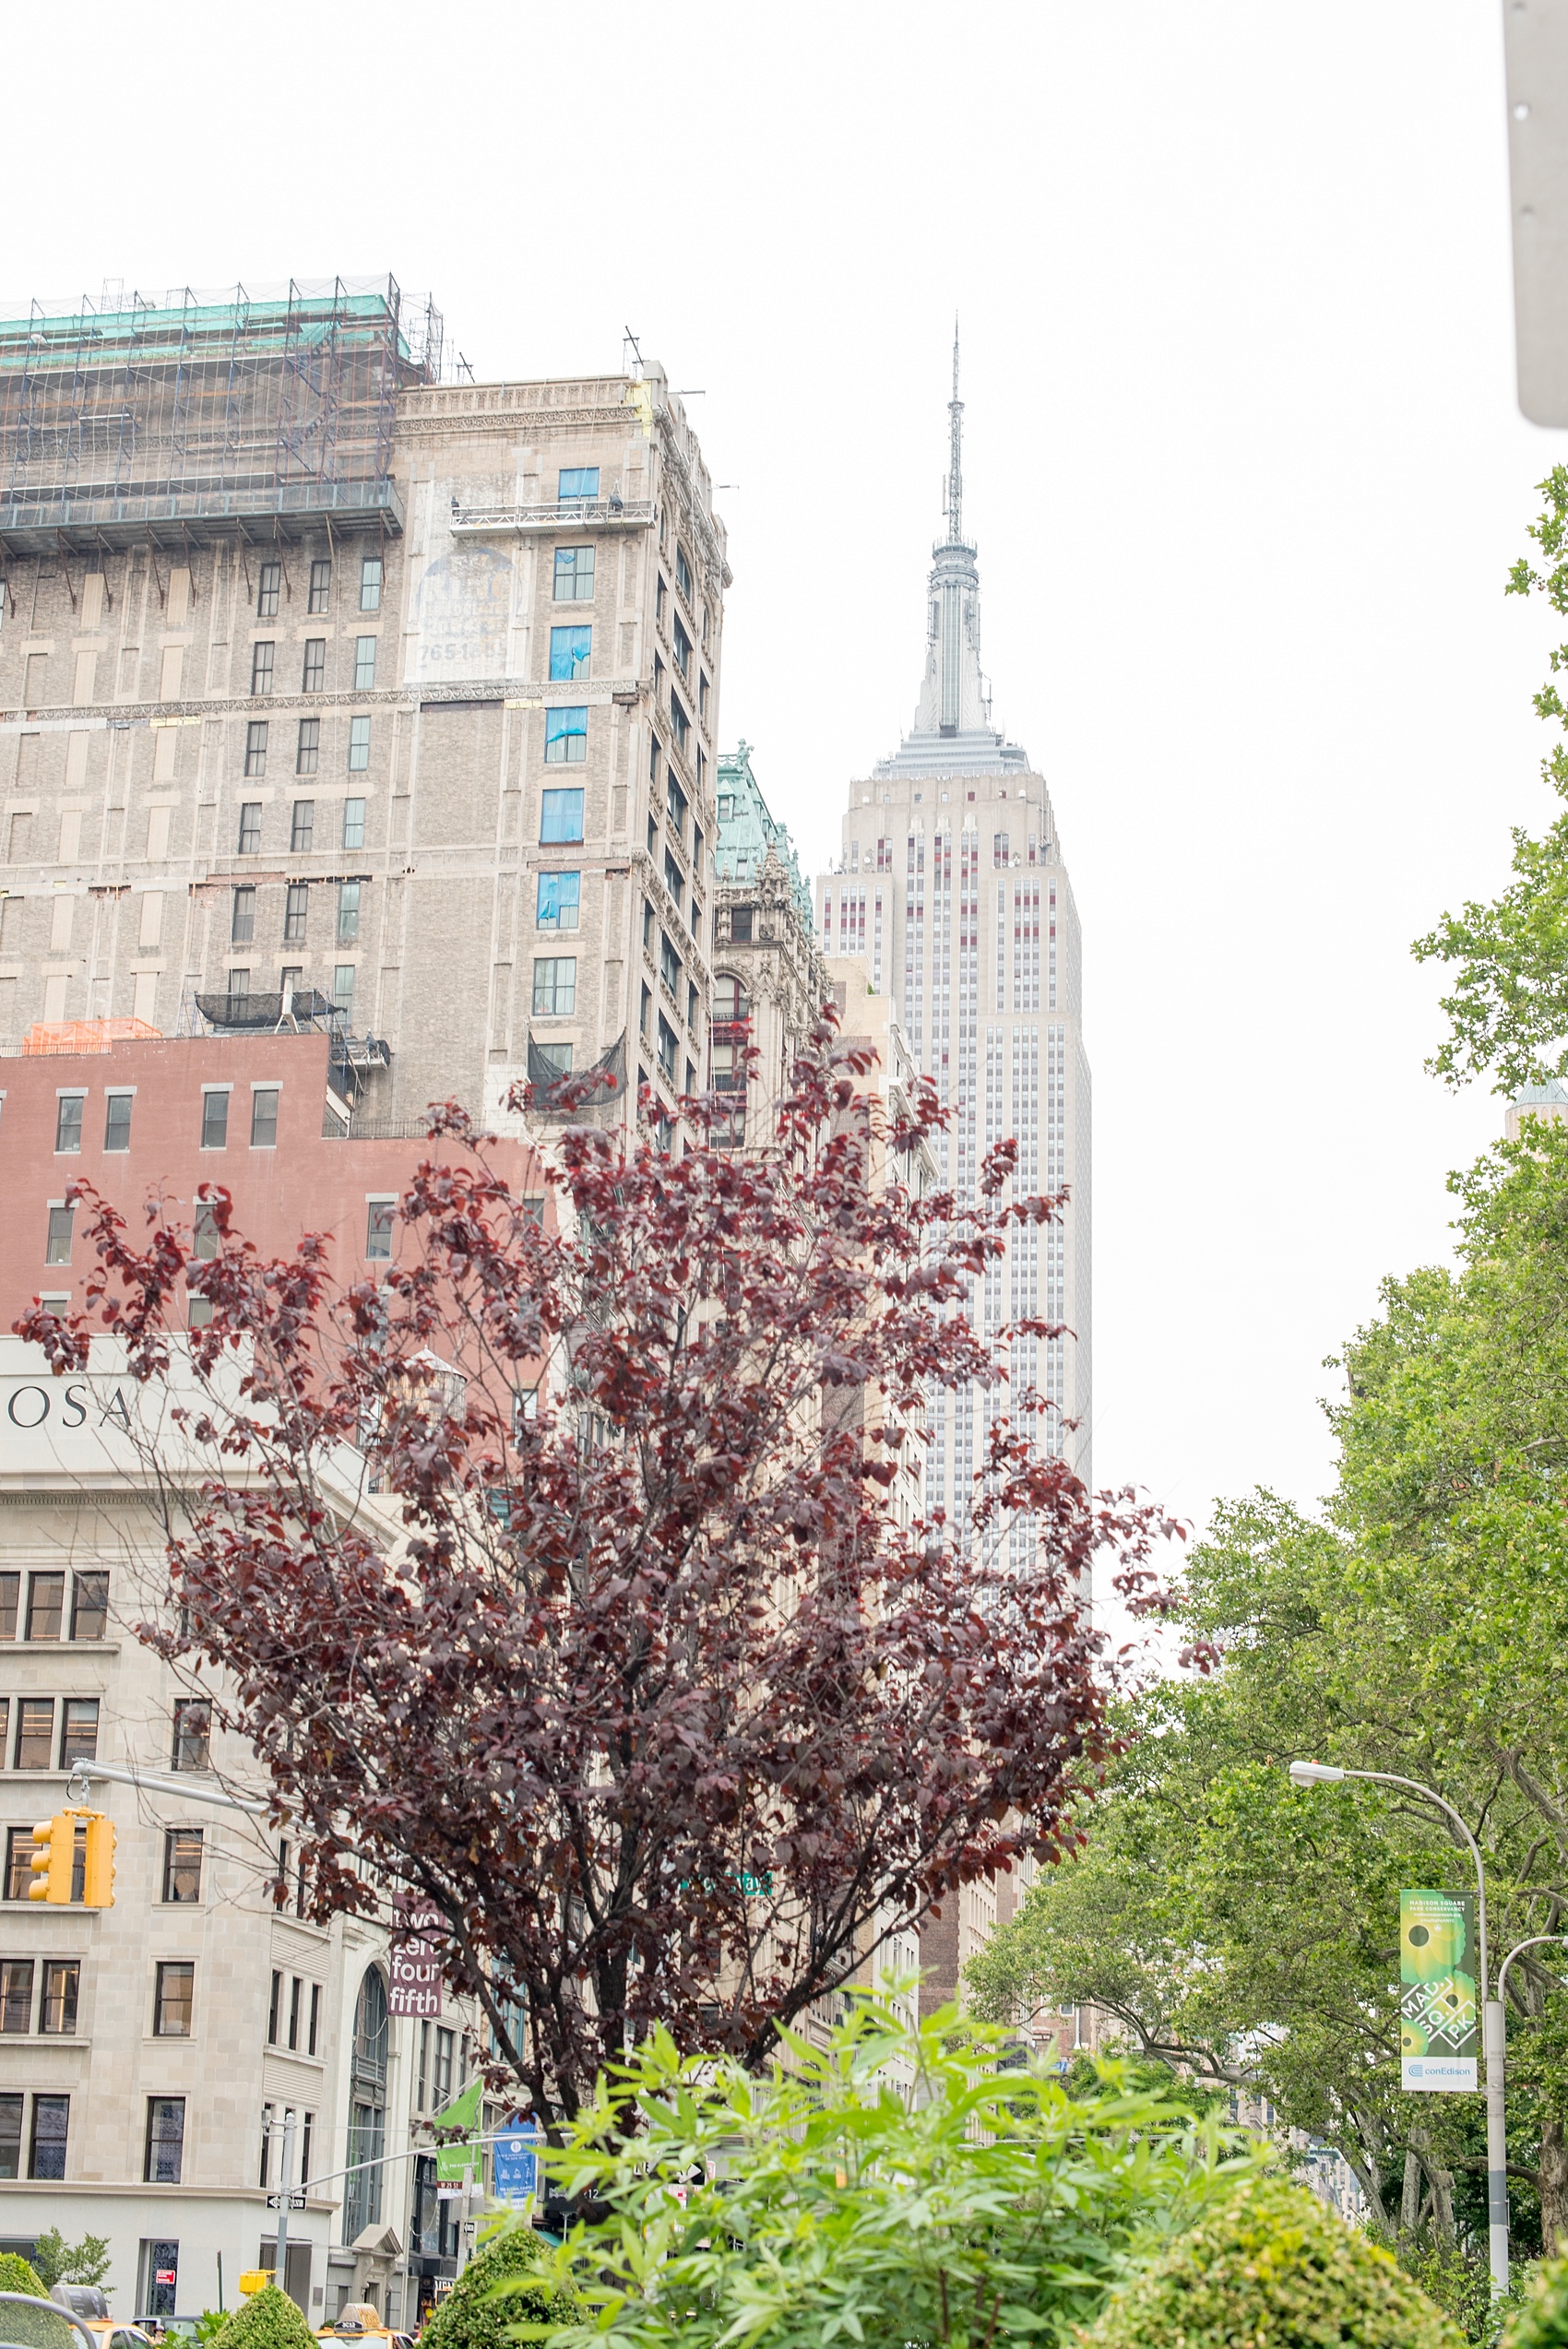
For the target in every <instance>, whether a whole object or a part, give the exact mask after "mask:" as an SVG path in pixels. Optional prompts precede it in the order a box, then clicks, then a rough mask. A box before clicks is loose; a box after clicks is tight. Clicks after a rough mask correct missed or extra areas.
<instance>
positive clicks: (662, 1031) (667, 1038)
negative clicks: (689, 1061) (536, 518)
mask: <svg viewBox="0 0 1568 2349" xmlns="http://www.w3.org/2000/svg"><path fill="white" fill-rule="evenodd" d="M676 1049H677V1048H676V1041H675V1031H674V1029H673V1028H672V1027H671V1025H670V1023H669V1021H668V1020H667V1019H666V1018H665V1016H664V1014H663V1013H662V1012H660V1013H659V1067H660V1068H661V1069H662V1070H663V1072H664V1074H665V1075H666V1076H667V1077H668V1078H669V1080H670V1083H671V1085H673V1084H674V1082H675V1054H676Z"/></svg>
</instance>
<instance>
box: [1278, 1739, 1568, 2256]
mask: <svg viewBox="0 0 1568 2349" xmlns="http://www.w3.org/2000/svg"><path fill="white" fill-rule="evenodd" d="M1346 1778H1371V1779H1375V1780H1376V1781H1377V1783H1378V1785H1384V1786H1406V1787H1408V1789H1409V1791H1410V1792H1411V1793H1412V1794H1417V1795H1420V1797H1421V1798H1422V1800H1423V1801H1424V1802H1430V1803H1435V1804H1436V1806H1437V1808H1438V1809H1439V1810H1441V1811H1444V1812H1446V1814H1447V1816H1448V1817H1449V1818H1450V1819H1452V1821H1454V1824H1455V1827H1457V1828H1458V1830H1459V1833H1461V1834H1462V1835H1463V1836H1464V1838H1465V1841H1466V1843H1467V1845H1469V1847H1470V1857H1471V1858H1472V1859H1473V1860H1474V1861H1475V1863H1476V1918H1477V1924H1478V1927H1479V1941H1480V1961H1481V1965H1480V1975H1481V2052H1482V2054H1483V2055H1484V2056H1485V2058H1486V2215H1487V2248H1488V2251H1489V2254H1490V2261H1491V2290H1492V2297H1493V2298H1494V2299H1501V2298H1502V2297H1503V2294H1504V2293H1505V2292H1506V2291H1507V2289H1508V2123H1507V2116H1506V2110H1505V2107H1504V2104H1503V2093H1504V2086H1505V2073H1506V2066H1507V2056H1506V2053H1505V2046H1506V2036H1507V2035H1506V2033H1505V2031H1504V2029H1503V1976H1502V1975H1501V1974H1500V1975H1499V1976H1498V1983H1497V1996H1496V1998H1495V1999H1493V1998H1491V1997H1489V1995H1488V1989H1489V1984H1490V1980H1491V1976H1490V1975H1489V1972H1488V1968H1487V1940H1486V1869H1484V1868H1483V1867H1482V1865H1481V1852H1480V1845H1479V1844H1478V1843H1477V1841H1476V1839H1475V1837H1474V1836H1473V1835H1472V1834H1471V1833H1470V1831H1469V1829H1468V1827H1467V1825H1466V1823H1465V1821H1464V1820H1463V1819H1461V1817H1460V1816H1459V1813H1458V1812H1457V1811H1456V1810H1455V1808H1454V1806H1453V1804H1452V1803H1451V1802H1445V1801H1444V1800H1443V1797H1442V1796H1441V1795H1440V1794H1439V1793H1438V1792H1437V1791H1436V1789H1435V1788H1434V1787H1431V1786H1423V1785H1422V1784H1421V1782H1420V1779H1419V1778H1401V1777H1399V1776H1397V1775H1396V1774H1395V1772H1393V1771H1392V1770H1338V1769H1336V1767H1335V1766H1334V1764H1333V1763H1332V1762H1292V1763H1291V1764H1290V1783H1291V1785H1294V1786H1336V1785H1339V1784H1340V1783H1341V1781H1342V1780H1344V1779H1346ZM1541 1938H1543V1939H1547V1940H1552V1939H1555V1938H1557V1937H1556V1936H1553V1935H1546V1936H1542V1937H1541ZM1519 1947H1520V1949H1527V1948H1528V1947H1529V1944H1528V1943H1527V1942H1523V1941H1522V1942H1521V1943H1520V1945H1519ZM1518 1953H1519V1952H1518V1950H1511V1951H1510V1952H1509V1953H1508V1957H1507V1958H1505V1959H1504V1960H1503V1971H1504V1972H1505V1971H1506V1970H1507V1967H1508V1965H1509V1963H1510V1962H1511V1961H1512V1960H1513V1959H1514V1958H1515V1957H1517V1955H1518Z"/></svg>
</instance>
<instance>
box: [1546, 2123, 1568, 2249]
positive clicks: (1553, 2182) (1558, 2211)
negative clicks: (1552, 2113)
mask: <svg viewBox="0 0 1568 2349" xmlns="http://www.w3.org/2000/svg"><path fill="white" fill-rule="evenodd" d="M1540 2231H1541V2246H1542V2248H1543V2249H1544V2250H1545V2251H1546V2253H1547V2255H1548V2257H1549V2258H1550V2257H1553V2256H1561V2254H1562V2252H1564V2251H1568V2137H1565V2135H1564V2131H1563V2126H1562V2120H1561V2119H1559V2118H1555V2117H1554V2118H1550V2119H1547V2120H1544V2121H1543V2122H1542V2123H1541V2132H1540Z"/></svg>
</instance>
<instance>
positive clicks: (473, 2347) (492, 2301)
mask: <svg viewBox="0 0 1568 2349" xmlns="http://www.w3.org/2000/svg"><path fill="white" fill-rule="evenodd" d="M543 2261H544V2252H543V2249H542V2247H541V2246H540V2241H539V2237H538V2236H536V2235H535V2233H534V2231H533V2229H532V2227H531V2226H527V2225H506V2226H505V2231H504V2232H502V2233H501V2234H498V2235H496V2236H493V2238H492V2239H491V2240H490V2241H489V2242H488V2243H486V2244H485V2246H484V2248H483V2249H482V2250H481V2251H478V2252H476V2253H475V2255H474V2257H473V2258H472V2259H471V2260H469V2264H468V2266H467V2267H466V2268H465V2269H464V2270H463V2272H462V2274H461V2275H460V2276H459V2277H458V2278H457V2283H456V2284H454V2285H453V2286H452V2289H451V2291H450V2292H449V2293H448V2294H447V2295H446V2297H445V2300H438V2301H437V2302H436V2305H435V2307H434V2308H432V2310H431V2312H430V2314H429V2316H428V2317H427V2318H426V2319H425V2321H424V2329H423V2331H422V2332H421V2334H420V2349H508V2343H507V2338H506V2331H507V2327H508V2326H509V2325H514V2324H521V2323H533V2324H548V2323H550V2322H551V2320H552V2319H553V2318H556V2317H559V2318H560V2319H562V2320H563V2321H564V2320H565V2319H568V2318H569V2317H570V2315H571V2313H572V2303H571V2300H570V2298H569V2297H565V2296H562V2295H561V2294H559V2293H552V2292H551V2291H550V2289H549V2288H548V2286H546V2285H544V2284H518V2282H517V2279H518V2278H519V2277H522V2276H532V2275H535V2274H537V2273H538V2272H539V2270H540V2267H541V2266H542V2265H543ZM497 2286H505V2289H504V2290H498V2289H497Z"/></svg>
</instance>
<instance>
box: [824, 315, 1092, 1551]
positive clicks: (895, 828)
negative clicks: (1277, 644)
mask: <svg viewBox="0 0 1568 2349" xmlns="http://www.w3.org/2000/svg"><path fill="white" fill-rule="evenodd" d="M948 415H949V420H950V457H949V469H948V478H947V534H946V537H945V538H944V539H943V540H940V541H939V542H938V544H937V545H936V546H935V547H934V548H933V550H932V567H931V585H930V591H929V594H928V597H927V602H926V652H925V675H924V679H923V681H922V682H921V694H920V703H919V706H918V707H917V709H916V712H915V720H914V724H913V726H912V727H911V729H910V730H909V733H908V734H906V735H905V737H904V739H903V741H901V742H900V744H899V746H898V749H897V751H896V752H895V753H894V754H893V756H892V757H891V758H885V759H883V760H880V761H879V762H878V764H877V765H875V766H874V767H873V769H872V772H871V774H870V775H869V776H868V777H865V778H864V779H863V780H861V781H859V782H856V783H853V784H851V786H850V788H849V813H848V814H847V815H846V816H845V818H844V833H843V843H844V845H843V855H842V857H841V859H840V860H839V862H838V866H837V870H836V871H834V872H830V873H827V874H826V875H824V876H823V877H822V878H821V879H820V880H819V882H818V884H817V919H818V925H819V929H820V932H821V936H822V942H823V945H824V947H825V949H826V952H827V953H829V954H831V955H861V956H863V958H864V959H865V961H866V962H867V963H868V964H869V965H870V967H871V973H872V984H873V989H874V990H875V991H878V992H886V993H888V994H890V995H891V996H892V998H893V1002H894V1007H895V1010H896V1012H897V1018H898V1021H899V1024H900V1026H902V1027H903V1029H904V1032H905V1035H906V1037H907V1038H908V1041H909V1048H910V1050H911V1051H912V1052H913V1054H914V1057H915V1059H916V1061H917V1062H918V1063H919V1065H920V1067H921V1070H922V1071H923V1072H924V1073H925V1074H927V1075H929V1076H930V1077H931V1078H932V1080H933V1081H934V1083H935V1086H936V1089H937V1093H938V1095H939V1097H941V1099H942V1100H943V1102H944V1103H945V1104H947V1105H948V1106H949V1108H950V1109H951V1112H952V1115H951V1119H950V1122H949V1124H948V1126H947V1128H946V1131H945V1133H943V1134H942V1135H940V1136H938V1137H936V1138H935V1141H934V1144H933V1146H934V1148H935V1151H936V1155H937V1161H938V1165H939V1167H940V1169H941V1174H942V1186H943V1188H944V1190H947V1189H950V1190H952V1191H953V1192H955V1193H956V1198H957V1200H958V1201H959V1203H960V1204H961V1203H962V1202H964V1201H965V1200H966V1199H971V1200H972V1199H973V1198H974V1196H975V1189H976V1184H977V1181H978V1180H979V1176H980V1167H981V1164H982V1162H983V1160H984V1157H985V1154H986V1152H987V1151H988V1150H989V1149H990V1148H991V1146H992V1144H994V1143H997V1142H1002V1141H1004V1140H1006V1139H1007V1138H1008V1137H1009V1136H1011V1137H1012V1138H1014V1139H1015V1140H1016V1143H1017V1145H1018V1159H1017V1170H1016V1178H1015V1185H1014V1187H1015V1192H1016V1195H1019V1196H1027V1195H1028V1194H1030V1193H1033V1192H1057V1191H1061V1190H1063V1189H1066V1190H1068V1191H1069V1192H1070V1198H1069V1202H1068V1204H1067V1206H1066V1209H1065V1212H1064V1214H1063V1216H1062V1218H1061V1220H1060V1221H1057V1222H1054V1223H1051V1224H1047V1225H1030V1226H1028V1228H1023V1229H1019V1230H1016V1231H1015V1232H1014V1233H1013V1235H1012V1236H1011V1238H1010V1240H1009V1243H1008V1250H1007V1253H1006V1255H1005V1256H1004V1258H1002V1259H1001V1260H999V1261H998V1262H997V1263H994V1264H993V1265H992V1267H991V1269H990V1271H989V1272H988V1273H987V1274H986V1275H985V1276H984V1278H983V1279H977V1280H976V1282H975V1283H974V1285H973V1288H972V1291H971V1294H970V1297H969V1299H968V1312H969V1314H970V1317H971V1319H972V1320H973V1322H974V1323H975V1324H976V1326H977V1328H979V1329H980V1330H982V1331H983V1333H984V1335H986V1336H987V1338H989V1339H991V1340H992V1341H993V1342H994V1341H995V1339H996V1338H997V1337H998V1335H1000V1333H1001V1331H1002V1330H1003V1329H1004V1327H1005V1326H1006V1325H1007V1324H1008V1323H1013V1322H1016V1321H1017V1320H1019V1319H1020V1318H1024V1317H1028V1316H1035V1317H1038V1318H1039V1319H1040V1320H1045V1321H1051V1322H1061V1323H1066V1324H1067V1326H1068V1328H1069V1329H1070V1330H1071V1332H1072V1335H1070V1336H1068V1337H1065V1338H1054V1339H1051V1340H1037V1339H1030V1338H1025V1339H1020V1340H1018V1341H1017V1342H1016V1343H1015V1344H1014V1346H1013V1347H1012V1348H1011V1353H1010V1372H1011V1382H1012V1385H1013V1387H1014V1388H1015V1389H1016V1390H1017V1391H1019V1392H1023V1391H1024V1390H1026V1389H1028V1387H1030V1386H1033V1387H1035V1388H1036V1389H1037V1390H1038V1391H1039V1393H1040V1394H1042V1395H1044V1396H1046V1397H1047V1398H1048V1399H1049V1401H1050V1403H1051V1405H1052V1406H1054V1407H1053V1409H1052V1410H1051V1413H1050V1414H1049V1417H1048V1418H1047V1420H1046V1421H1044V1422H1042V1423H1041V1425H1042V1428H1043V1429H1046V1430H1049V1432H1048V1433H1046V1434H1044V1435H1043V1436H1042V1441H1046V1442H1049V1443H1050V1444H1051V1446H1052V1448H1053V1449H1057V1450H1061V1451H1064V1452H1065V1453H1066V1455H1067V1457H1068V1458H1069V1459H1070V1460H1072V1462H1073V1463H1074V1465H1075V1467H1076V1468H1077V1470H1078V1472H1079V1474H1080V1475H1081V1476H1082V1477H1084V1479H1085V1481H1086V1482H1088V1481H1090V1474H1089V1431H1090V1345H1089V1330H1090V1252H1089V1174H1090V1157H1089V1070H1088V1061H1087V1056H1086V1054H1085V1050H1084V1041H1083V999H1082V988H1081V983H1080V965H1079V941H1078V917H1077V912H1076V908H1075V906H1074V903H1073V893H1072V888H1071V885H1070V884H1069V882H1068V879H1067V868H1066V864H1065V861H1064V860H1063V851H1062V842H1061V837H1060V835H1059V833H1058V831H1057V826H1056V818H1055V814H1054V812H1053V810H1052V808H1051V793H1050V790H1049V789H1048V787H1047V785H1046V782H1045V779H1044V777H1042V776H1040V775H1039V774H1037V773H1036V771H1035V769H1034V767H1033V765H1032V764H1031V763H1030V760H1029V757H1028V753H1027V752H1026V751H1025V750H1023V749H1021V748H1020V747H1019V745H1018V744H1016V742H1010V741H1007V740H1006V739H1005V738H1004V735H1002V734H1001V733H1000V732H998V731H997V730H996V729H995V728H994V727H993V726H992V718H991V693H990V688H989V685H988V683H987V681H986V678H985V675H984V672H983V671H982V670H981V668H980V572H979V568H978V566H977V563H976V550H975V548H974V546H973V545H972V543H971V542H970V541H969V540H968V538H966V536H965V533H964V508H963V421H964V409H963V403H962V402H961V401H960V399H959V397H958V349H957V342H956V338H955V342H954V348H953V398H952V402H951V405H950V407H949V409H948ZM1006 1407H1007V1390H1006V1389H997V1388H991V1389H986V1388H982V1387H979V1386H974V1387H969V1388H968V1389H960V1390H958V1391H957V1392H951V1391H949V1390H946V1389H937V1390H935V1391H934V1392H933V1394H932V1400H931V1441H930V1444H929V1447H928V1451H927V1455H926V1506H927V1508H928V1510H934V1509H937V1508H943V1509H944V1510H945V1511H946V1512H947V1513H948V1515H949V1517H950V1518H952V1519H955V1520H956V1521H958V1522H962V1520H963V1518H964V1517H965V1515H966V1514H967V1510H968V1501H969V1497H970V1495H971V1493H972V1490H973V1479H974V1476H975V1471H976V1469H977V1467H978V1466H980V1465H981V1463H982V1461H983V1458H984V1439H985V1430H986V1428H987V1426H988V1425H989V1424H990V1422H991V1421H992V1419H993V1418H995V1417H996V1416H997V1415H998V1413H999V1412H1003V1411H1005V1410H1006ZM1011 1538H1012V1540H1013V1541H1014V1543H1015V1544H1018V1543H1021V1542H1025V1541H1028V1539H1029V1534H1028V1529H1027V1528H1025V1527H1023V1526H1018V1527H1016V1528H1015V1530H1014V1533H1013V1535H1012V1537H1011Z"/></svg>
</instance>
